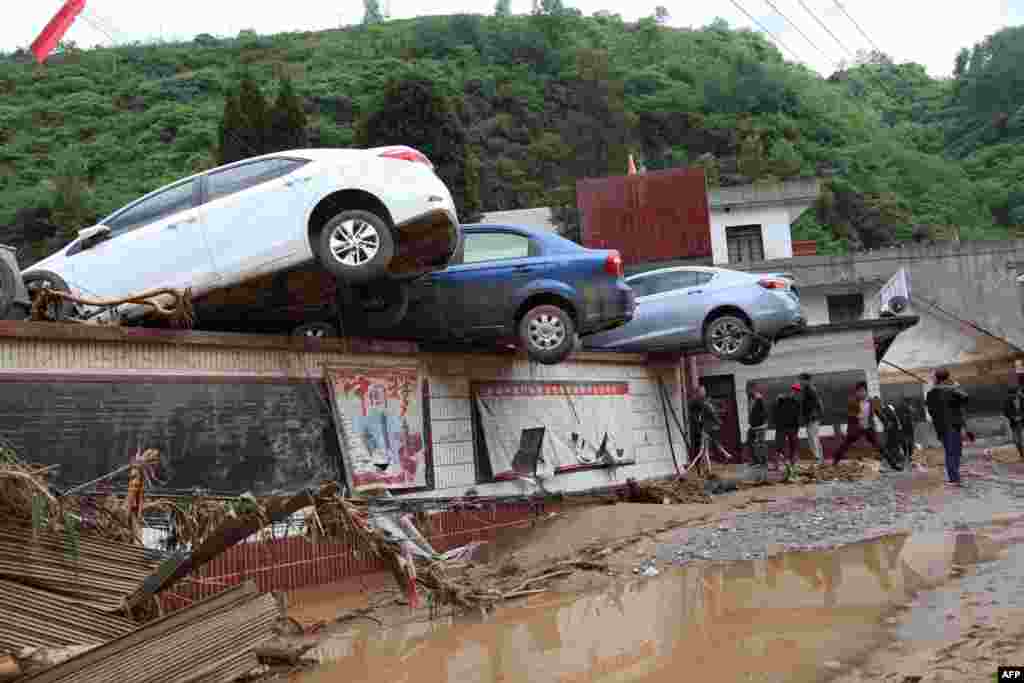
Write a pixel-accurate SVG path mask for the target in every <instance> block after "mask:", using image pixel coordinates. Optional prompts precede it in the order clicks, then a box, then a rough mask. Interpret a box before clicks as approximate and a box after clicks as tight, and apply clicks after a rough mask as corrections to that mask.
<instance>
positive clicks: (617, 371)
mask: <svg viewBox="0 0 1024 683" xmlns="http://www.w3.org/2000/svg"><path fill="white" fill-rule="evenodd" d="M595 358H597V359H595ZM616 361H617V362H616ZM426 365H427V367H428V368H429V373H430V395H431V401H430V413H431V429H432V436H433V438H432V441H433V449H434V468H435V490H434V491H433V492H431V494H428V495H435V496H453V495H462V494H464V493H465V491H466V490H467V489H469V488H475V489H476V490H477V492H478V494H479V495H513V494H517V493H524V492H525V493H529V492H532V490H533V489H532V485H529V484H524V483H521V482H495V483H487V484H480V485H478V484H477V483H476V465H475V458H474V453H473V441H472V420H471V403H470V400H471V399H470V385H471V383H472V382H474V381H490V380H503V379H504V380H520V381H526V380H547V381H568V382H573V381H575V382H580V381H591V382H592V381H628V382H629V385H630V391H629V394H628V396H627V397H626V399H625V400H626V402H627V404H628V409H626V410H623V412H622V419H624V420H627V421H628V422H629V428H630V429H631V431H632V435H633V440H634V456H635V459H636V463H637V464H635V465H625V466H623V467H620V468H615V469H599V470H585V471H580V472H573V473H568V474H562V475H558V476H556V477H555V479H554V481H552V482H547V484H546V486H547V488H548V489H549V490H563V491H573V490H584V489H592V488H597V487H601V486H608V485H613V484H615V483H621V482H623V481H625V479H626V478H628V477H636V478H644V477H649V476H668V475H669V474H672V473H673V472H674V471H675V469H674V465H673V464H672V456H671V453H670V451H669V448H668V441H667V437H666V432H665V419H664V414H663V410H662V404H661V395H660V389H659V387H658V384H657V377H658V376H659V375H660V376H661V377H662V381H663V382H664V383H665V387H666V389H667V390H668V392H669V395H670V397H671V398H672V403H673V407H674V408H675V410H676V411H677V414H678V415H679V416H680V419H681V417H682V413H681V401H680V399H679V398H678V396H677V392H678V391H679V383H678V378H677V372H678V368H676V367H668V368H666V367H664V366H661V367H657V368H654V367H649V366H647V365H646V364H645V363H644V361H643V359H642V358H640V357H638V356H631V355H625V354H623V355H619V356H617V355H612V354H602V355H601V356H599V357H596V356H594V355H593V354H580V355H579V356H577V357H573V358H570V359H569V360H568V361H566V362H565V363H561V364H559V365H551V366H548V365H538V364H535V363H529V362H527V361H525V360H521V359H519V358H515V357H500V356H480V355H465V356H458V357H454V355H453V357H451V358H448V357H445V356H443V355H436V356H432V357H430V359H429V360H428V361H427V363H426ZM673 439H674V444H675V447H676V455H677V457H680V458H683V457H685V454H684V449H683V447H682V439H681V438H680V437H679V435H678V433H675V434H674V435H673ZM652 473H653V474H652ZM528 489H529V490H528ZM417 495H424V494H417Z"/></svg>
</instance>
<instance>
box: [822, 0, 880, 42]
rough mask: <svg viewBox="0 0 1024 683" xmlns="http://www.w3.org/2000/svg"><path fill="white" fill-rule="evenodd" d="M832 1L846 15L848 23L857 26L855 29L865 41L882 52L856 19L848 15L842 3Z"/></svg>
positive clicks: (837, 0)
mask: <svg viewBox="0 0 1024 683" xmlns="http://www.w3.org/2000/svg"><path fill="white" fill-rule="evenodd" d="M832 2H834V3H835V5H836V7H838V8H839V11H840V12H842V13H843V14H844V15H846V18H847V19H849V20H850V23H851V24H853V25H854V26H856V27H857V30H858V31H860V34H861V35H862V36H864V39H865V40H866V41H868V42H869V43H871V47H873V48H875V51H876V52H882V50H881V49H880V48H879V47H878V45H876V44H875V41H873V40H871V36H869V35H868V34H867V33H865V32H864V29H862V28H861V27H860V24H858V23H857V21H856V20H855V19H854V18H853V17H851V16H850V13H849V12H847V11H846V8H845V7H843V5H842V3H841V2H839V0H832Z"/></svg>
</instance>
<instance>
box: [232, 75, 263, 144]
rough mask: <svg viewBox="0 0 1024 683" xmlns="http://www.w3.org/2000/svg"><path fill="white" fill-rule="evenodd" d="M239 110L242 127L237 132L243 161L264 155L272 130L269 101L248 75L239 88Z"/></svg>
mask: <svg viewBox="0 0 1024 683" xmlns="http://www.w3.org/2000/svg"><path fill="white" fill-rule="evenodd" d="M238 109H239V120H240V122H241V125H240V126H239V129H238V131H237V137H238V144H239V146H240V147H241V151H242V153H243V154H244V156H243V157H242V158H243V159H245V158H248V157H254V156H259V155H260V154H264V153H265V151H266V148H267V137H268V131H269V128H270V125H269V120H270V119H269V113H268V111H267V101H266V99H264V97H263V91H261V90H260V87H259V86H258V85H257V84H256V81H254V80H253V78H252V76H251V75H250V74H248V73H246V74H245V75H244V76H242V82H241V83H240V84H239V86H238Z"/></svg>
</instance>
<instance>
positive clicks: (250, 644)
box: [19, 582, 281, 683]
mask: <svg viewBox="0 0 1024 683" xmlns="http://www.w3.org/2000/svg"><path fill="white" fill-rule="evenodd" d="M280 616H281V615H280V610H279V608H278V605H277V601H276V600H275V599H274V597H273V596H272V595H269V594H261V593H260V592H259V590H258V589H257V588H256V585H255V584H254V583H252V582H247V583H244V584H241V585H239V586H235V587H233V588H229V589H227V590H225V591H223V592H222V593H219V594H218V595H216V596H214V597H212V598H207V599H206V600H202V601H200V602H197V603H195V604H193V605H191V606H190V607H187V608H184V609H181V610H178V611H177V612H174V613H172V614H170V615H168V616H165V617H162V618H160V619H157V620H155V621H152V622H150V623H148V624H146V625H145V626H142V627H140V628H138V629H136V630H134V631H132V632H131V633H128V634H127V635H124V636H122V637H120V638H117V639H116V640H111V641H109V642H107V643H105V644H103V645H100V646H98V647H95V648H93V649H90V650H89V651H87V652H84V653H82V654H79V655H77V656H75V657H72V658H71V659H68V660H67V661H65V662H63V663H61V664H58V665H56V666H52V667H50V668H48V669H46V670H44V671H41V672H39V673H37V674H32V675H29V676H28V677H27V678H24V679H21V680H23V681H25V683H96V682H98V681H111V682H117V681H125V682H127V681H131V683H226V682H229V681H234V680H236V679H238V678H239V677H241V676H243V675H244V674H246V673H248V672H250V671H252V670H253V669H256V668H257V667H258V666H259V661H258V659H257V656H256V650H257V648H259V647H260V646H261V645H263V644H264V643H265V642H267V641H269V640H270V639H271V638H272V636H273V627H274V624H275V622H276V621H277V620H278V619H279V618H280ZM19 683H20V682H19Z"/></svg>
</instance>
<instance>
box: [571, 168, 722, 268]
mask: <svg viewBox="0 0 1024 683" xmlns="http://www.w3.org/2000/svg"><path fill="white" fill-rule="evenodd" d="M576 197H577V202H578V206H579V209H580V211H581V213H582V222H583V230H582V232H583V246H585V247H590V248H592V249H618V250H619V252H620V253H621V254H622V259H623V262H624V263H625V264H627V265H633V264H637V263H644V262H649V261H665V260H670V259H679V258H709V257H710V256H711V220H710V212H709V209H708V195H707V182H706V181H705V178H704V169H702V168H675V169H670V170H667V171H655V172H652V173H643V174H640V175H626V176H614V177H611V178H585V179H583V180H580V181H578V182H577V183H576Z"/></svg>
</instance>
